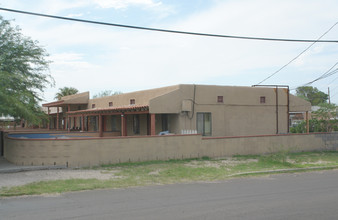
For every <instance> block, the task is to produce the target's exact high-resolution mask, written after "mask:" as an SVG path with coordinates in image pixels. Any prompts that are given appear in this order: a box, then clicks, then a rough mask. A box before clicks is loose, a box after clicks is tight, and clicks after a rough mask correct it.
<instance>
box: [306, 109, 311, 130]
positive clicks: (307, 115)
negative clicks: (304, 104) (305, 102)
mask: <svg viewBox="0 0 338 220" xmlns="http://www.w3.org/2000/svg"><path fill="white" fill-rule="evenodd" d="M305 118H306V133H308V134H309V133H310V123H309V112H308V111H306V116H305Z"/></svg>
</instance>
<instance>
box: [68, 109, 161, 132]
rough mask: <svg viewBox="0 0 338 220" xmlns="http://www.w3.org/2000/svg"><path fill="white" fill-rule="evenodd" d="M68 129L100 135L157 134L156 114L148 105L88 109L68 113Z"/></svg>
mask: <svg viewBox="0 0 338 220" xmlns="http://www.w3.org/2000/svg"><path fill="white" fill-rule="evenodd" d="M66 118H67V119H66V120H67V124H69V125H70V126H69V127H68V131H72V130H74V131H82V132H95V133H98V134H99V137H112V136H137V135H155V134H156V115H155V114H151V113H149V106H148V105H140V106H136V105H135V106H134V105H133V106H125V107H109V108H103V109H86V110H78V111H69V112H67V113H66Z"/></svg>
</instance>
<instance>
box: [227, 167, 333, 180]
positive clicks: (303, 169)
mask: <svg viewBox="0 0 338 220" xmlns="http://www.w3.org/2000/svg"><path fill="white" fill-rule="evenodd" d="M337 168H338V166H330V167H307V168H294V169H279V170H266V171H254V172H245V173H236V174H232V175H230V176H229V177H235V176H242V175H250V174H274V173H289V172H298V171H311V170H332V169H337Z"/></svg>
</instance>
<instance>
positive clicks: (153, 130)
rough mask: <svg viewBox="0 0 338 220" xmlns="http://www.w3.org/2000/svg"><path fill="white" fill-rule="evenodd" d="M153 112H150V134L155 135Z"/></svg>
mask: <svg viewBox="0 0 338 220" xmlns="http://www.w3.org/2000/svg"><path fill="white" fill-rule="evenodd" d="M155 122H156V121H155V114H150V135H155V132H156V129H155V124H156V123H155Z"/></svg>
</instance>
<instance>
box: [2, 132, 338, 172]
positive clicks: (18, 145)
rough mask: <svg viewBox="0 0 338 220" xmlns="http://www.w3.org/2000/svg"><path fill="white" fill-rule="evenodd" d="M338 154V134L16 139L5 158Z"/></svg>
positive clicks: (70, 161)
mask: <svg viewBox="0 0 338 220" xmlns="http://www.w3.org/2000/svg"><path fill="white" fill-rule="evenodd" d="M282 150H286V151H290V152H300V151H314V150H338V133H325V134H298V135H294V134H292V135H269V136H248V137H221V138H202V136H200V135H168V136H141V137H118V138H116V137H109V138H108V137H107V138H90V139H84V138H83V139H81V138H78V139H64V140H62V139H39V140H37V139H36V140H34V139H14V138H8V137H7V136H6V135H5V143H4V156H5V158H6V159H7V160H8V161H10V162H12V163H14V164H17V165H40V166H41V165H66V166H69V167H91V166H96V165H100V164H112V163H123V162H136V161H151V160H168V159H185V158H197V157H203V156H209V157H212V158H214V157H225V156H232V155H248V154H266V153H274V152H278V151H282Z"/></svg>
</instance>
